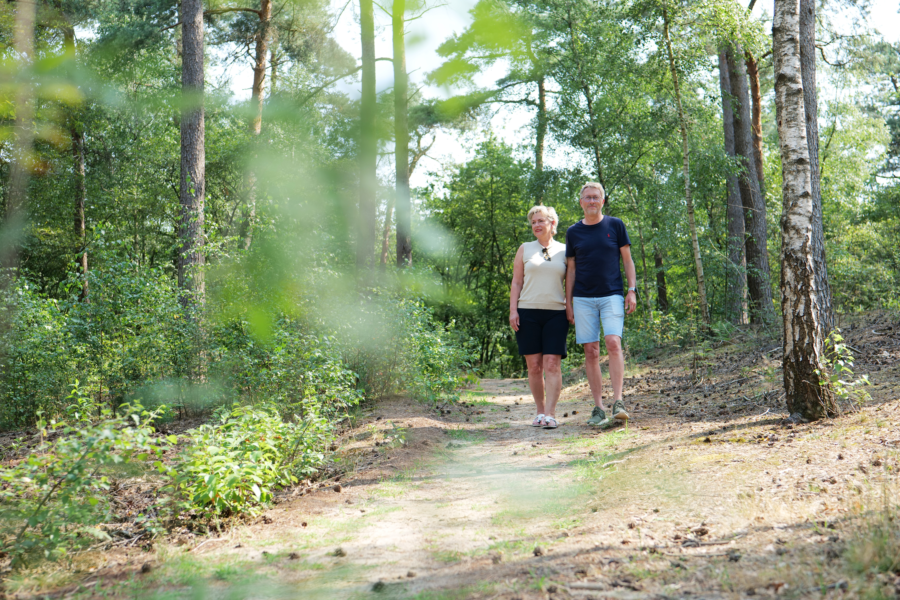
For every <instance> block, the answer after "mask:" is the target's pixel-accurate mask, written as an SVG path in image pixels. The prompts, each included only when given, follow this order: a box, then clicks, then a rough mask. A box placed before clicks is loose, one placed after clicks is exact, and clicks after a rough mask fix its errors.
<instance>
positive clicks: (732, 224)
mask: <svg viewBox="0 0 900 600" xmlns="http://www.w3.org/2000/svg"><path fill="white" fill-rule="evenodd" d="M719 88H720V90H721V92H722V125H723V129H724V130H725V131H724V133H725V153H726V154H727V155H728V156H729V157H731V158H734V157H735V149H734V148H735V146H734V113H733V112H732V104H733V103H732V97H731V78H730V76H729V68H728V59H727V57H726V55H725V50H722V51H720V52H719ZM726 189H727V190H728V195H727V196H726V199H725V219H726V221H727V223H726V231H727V239H726V251H727V253H728V263H729V264H728V272H727V274H726V286H727V291H726V293H725V314H726V315H727V317H728V320H729V321H731V322H732V323H736V324H743V323H744V322H745V315H744V305H745V303H746V298H747V276H746V270H745V269H746V262H745V258H744V208H743V205H742V204H741V195H740V189H739V187H738V178H737V176H736V175H730V174H729V175H728V176H727V177H726Z"/></svg>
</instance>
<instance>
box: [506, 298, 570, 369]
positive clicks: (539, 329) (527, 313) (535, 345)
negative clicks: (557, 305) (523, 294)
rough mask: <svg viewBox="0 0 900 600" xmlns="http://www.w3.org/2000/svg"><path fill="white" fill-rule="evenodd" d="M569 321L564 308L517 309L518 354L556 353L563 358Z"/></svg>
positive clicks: (565, 354)
mask: <svg viewBox="0 0 900 600" xmlns="http://www.w3.org/2000/svg"><path fill="white" fill-rule="evenodd" d="M568 334H569V321H568V319H566V311H565V310H544V309H541V308H520V309H519V330H518V331H517V332H516V342H518V344H519V354H520V355H521V356H525V355H527V354H558V355H560V356H562V357H563V358H565V357H566V356H567V355H568V354H567V353H566V336H567V335H568Z"/></svg>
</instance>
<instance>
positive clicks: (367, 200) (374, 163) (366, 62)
mask: <svg viewBox="0 0 900 600" xmlns="http://www.w3.org/2000/svg"><path fill="white" fill-rule="evenodd" d="M359 13H360V16H359V23H360V40H361V42H362V98H360V111H359V113H360V114H359V212H358V215H357V227H356V230H357V233H356V266H357V268H358V269H360V271H362V270H363V269H365V268H367V267H368V266H370V265H371V263H372V260H373V258H374V253H375V225H376V223H375V215H376V194H377V192H378V177H377V173H376V169H377V167H378V141H377V139H376V134H375V114H376V113H375V111H376V106H375V101H376V99H375V7H374V2H373V0H359Z"/></svg>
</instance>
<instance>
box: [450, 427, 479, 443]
mask: <svg viewBox="0 0 900 600" xmlns="http://www.w3.org/2000/svg"><path fill="white" fill-rule="evenodd" d="M445 432H446V434H447V436H448V437H449V438H450V439H451V440H454V441H457V442H480V441H481V440H483V439H484V434H481V433H478V432H476V431H471V430H469V429H447V430H445Z"/></svg>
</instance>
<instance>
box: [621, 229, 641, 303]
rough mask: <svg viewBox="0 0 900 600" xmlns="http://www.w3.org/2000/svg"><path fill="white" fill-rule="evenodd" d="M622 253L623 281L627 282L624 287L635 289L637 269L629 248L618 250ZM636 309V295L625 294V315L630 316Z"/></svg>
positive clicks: (623, 247)
mask: <svg viewBox="0 0 900 600" xmlns="http://www.w3.org/2000/svg"><path fill="white" fill-rule="evenodd" d="M619 252H621V253H622V264H623V265H624V266H625V279H626V280H627V281H628V285H627V286H626V287H630V288H633V287H637V269H635V268H634V261H633V260H632V259H631V246H622V247H621V248H619ZM635 308H637V294H635V293H634V292H628V293H627V294H625V313H626V314H629V315H630V314H631V313H633V312H634V309H635Z"/></svg>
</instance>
